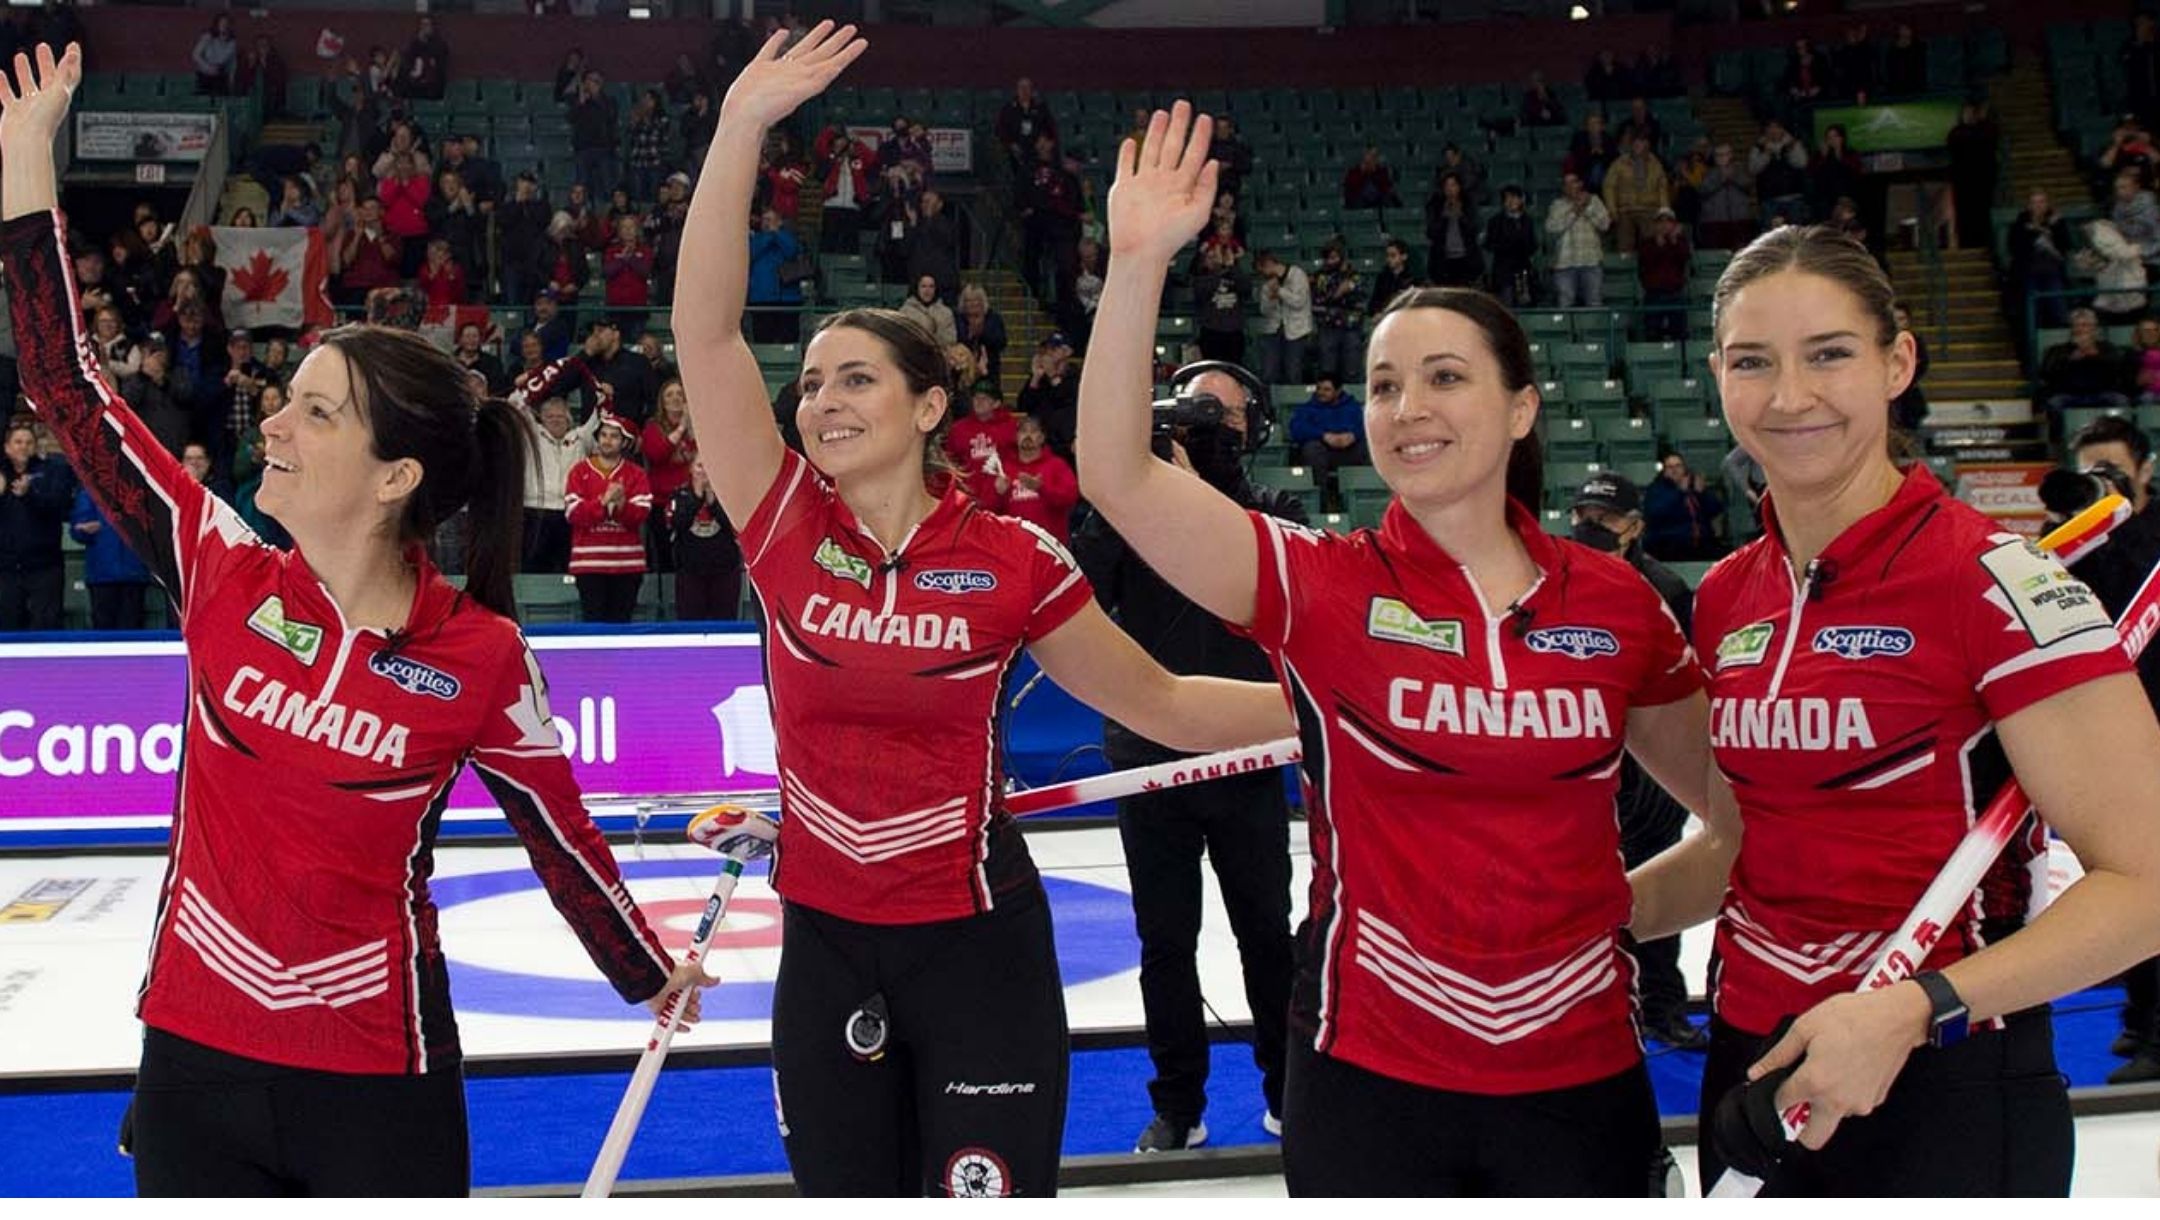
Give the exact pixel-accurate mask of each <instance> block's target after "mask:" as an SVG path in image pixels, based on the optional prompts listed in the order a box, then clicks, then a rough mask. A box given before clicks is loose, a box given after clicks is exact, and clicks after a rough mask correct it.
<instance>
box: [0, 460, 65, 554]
mask: <svg viewBox="0 0 2160 1220" xmlns="http://www.w3.org/2000/svg"><path fill="white" fill-rule="evenodd" d="M15 478H16V473H15V467H14V465H13V464H12V463H9V462H8V461H6V460H5V459H0V572H47V571H51V570H52V569H54V568H57V567H59V566H60V535H61V533H62V531H64V530H66V529H67V519H68V513H70V512H71V511H73V510H74V508H75V472H74V471H72V470H70V469H69V468H68V464H67V463H66V462H63V461H61V460H60V459H59V458H42V457H35V456H33V457H32V458H31V459H30V467H29V478H30V486H29V488H28V489H27V490H26V491H25V492H24V493H23V494H22V495H19V496H18V495H16V494H15V493H14V492H13V491H12V490H10V489H11V488H12V487H13V485H14V482H15Z"/></svg>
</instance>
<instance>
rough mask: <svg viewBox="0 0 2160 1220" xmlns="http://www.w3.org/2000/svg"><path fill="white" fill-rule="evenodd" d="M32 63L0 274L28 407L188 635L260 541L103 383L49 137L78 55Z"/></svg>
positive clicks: (8, 105) (6, 188)
mask: <svg viewBox="0 0 2160 1220" xmlns="http://www.w3.org/2000/svg"><path fill="white" fill-rule="evenodd" d="M37 56H38V67H37V72H36V75H35V77H34V78H33V76H32V73H31V67H30V60H29V57H28V56H26V55H17V56H16V57H15V74H14V79H15V81H17V82H21V83H23V84H24V85H25V87H24V88H23V90H22V91H21V92H20V93H18V92H16V91H15V90H14V89H13V88H11V87H10V85H9V83H8V82H7V81H6V80H5V79H4V77H0V222H4V223H0V262H4V263H5V266H6V272H7V279H8V306H9V310H10V312H11V313H12V315H13V320H14V324H15V345H16V350H17V361H18V369H19V372H20V375H21V378H22V390H23V395H24V397H26V398H27V399H29V401H30V406H31V409H32V410H33V411H35V412H37V414H38V416H39V417H40V418H42V419H43V420H44V421H45V423H46V425H47V426H48V427H50V428H51V429H52V430H53V434H54V435H55V436H57V437H58V438H59V440H60V447H61V448H62V449H63V450H65V451H66V453H67V456H68V461H69V463H70V464H71V465H72V466H73V467H74V470H75V473H76V477H77V478H79V479H80V480H81V481H82V484H83V486H84V487H86V488H87V489H89V492H90V494H91V496H92V497H93V498H94V499H96V500H97V502H98V507H99V508H101V509H103V510H104V513H105V517H106V519H107V520H109V521H111V522H112V525H113V528H114V529H116V530H118V531H119V532H120V535H121V537H122V538H123V539H125V540H126V542H127V544H128V546H129V547H130V548H131V549H132V550H133V551H134V552H135V553H136V554H137V555H139V556H141V557H142V560H143V563H144V566H146V567H148V568H149V569H150V573H151V575H152V576H154V577H155V578H156V579H157V581H158V583H159V584H161V585H163V586H165V590H166V593H167V594H168V595H169V596H170V597H171V598H172V600H173V604H174V605H175V606H176V607H177V608H178V610H179V613H180V615H181V619H182V622H183V623H184V622H185V621H186V616H187V610H188V608H189V605H190V594H192V593H193V591H194V586H195V582H196V580H197V578H198V573H199V572H200V570H201V569H202V568H203V567H204V566H205V560H206V558H211V557H214V556H216V555H221V554H223V553H224V552H225V551H226V550H229V549H230V548H232V547H234V546H236V545H240V544H242V543H243V542H246V541H251V540H252V538H253V535H252V534H251V533H250V532H249V531H248V528H247V526H246V525H244V524H243V523H242V522H241V521H240V518H239V517H238V516H237V515H235V514H234V513H233V511H232V509H231V508H229V507H228V506H227V505H226V504H225V503H224V501H222V500H219V499H218V498H217V497H216V496H213V495H211V494H210V493H209V492H208V491H206V490H205V489H204V488H203V486H202V485H201V484H199V483H197V482H196V481H195V480H194V479H192V478H189V477H188V474H187V472H186V471H185V470H184V469H182V468H181V465H180V463H179V461H178V459H176V458H174V457H173V455H172V454H171V453H170V452H168V451H167V450H166V448H165V446H164V445H162V444H160V443H159V442H158V440H157V438H156V437H155V436H154V435H152V434H151V432H150V430H149V429H148V428H146V427H144V426H143V422H142V420H141V419H140V418H138V417H137V416H136V414H135V412H134V411H133V410H132V409H130V408H129V406H128V405H127V401H126V400H125V399H123V398H121V397H120V394H119V392H118V391H116V390H114V389H113V388H112V386H111V384H110V383H108V382H107V381H106V379H105V375H104V372H103V370H102V369H101V368H100V367H99V364H98V359H97V356H96V354H95V353H94V352H93V351H92V350H91V349H92V347H93V346H94V344H92V343H91V341H90V338H89V336H88V335H86V334H84V333H83V331H82V313H81V311H80V310H79V309H78V308H77V306H76V302H77V301H79V300H80V299H81V294H80V293H79V292H78V291H77V289H76V286H75V272H74V260H73V259H72V258H70V257H69V255H68V252H67V218H66V217H64V216H62V215H61V214H60V210H59V193H58V190H57V188H56V186H55V177H54V173H53V163H52V145H53V133H54V132H55V131H57V130H58V129H59V126H60V124H61V122H62V121H64V120H65V119H66V117H67V110H68V97H69V94H71V93H72V92H73V91H74V89H75V86H76V85H77V84H79V83H80V82H81V80H82V53H81V51H80V49H79V48H77V47H75V46H73V45H70V46H69V48H68V50H67V54H66V55H65V56H64V57H62V58H61V59H60V60H59V61H58V62H57V63H56V62H55V61H54V60H53V55H52V49H51V48H50V47H48V46H41V47H39V48H38V52H37ZM33 79H34V82H35V83H30V82H32V81H33Z"/></svg>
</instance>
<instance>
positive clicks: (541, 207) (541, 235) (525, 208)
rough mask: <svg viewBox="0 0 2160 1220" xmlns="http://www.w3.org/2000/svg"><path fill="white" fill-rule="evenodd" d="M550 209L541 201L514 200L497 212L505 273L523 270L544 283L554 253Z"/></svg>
mask: <svg viewBox="0 0 2160 1220" xmlns="http://www.w3.org/2000/svg"><path fill="white" fill-rule="evenodd" d="M548 220H549V213H548V205H547V204H546V203H545V202H543V201H541V200H539V199H527V200H525V201H524V202H522V203H520V202H518V201H516V200H512V201H511V202H509V203H505V204H503V205H502V206H500V207H498V208H496V209H495V249H496V252H497V253H498V254H500V255H501V256H502V265H503V268H504V269H505V270H508V269H509V268H512V267H517V268H521V269H523V270H525V271H528V272H530V273H531V274H532V276H533V277H534V279H535V282H540V281H541V278H542V277H543V275H544V271H543V269H544V268H545V266H546V260H547V257H548V254H549V253H550V251H549V250H548V240H547V227H548ZM510 303H511V304H512V305H516V306H519V307H524V306H528V305H531V304H532V302H531V301H512V302H510Z"/></svg>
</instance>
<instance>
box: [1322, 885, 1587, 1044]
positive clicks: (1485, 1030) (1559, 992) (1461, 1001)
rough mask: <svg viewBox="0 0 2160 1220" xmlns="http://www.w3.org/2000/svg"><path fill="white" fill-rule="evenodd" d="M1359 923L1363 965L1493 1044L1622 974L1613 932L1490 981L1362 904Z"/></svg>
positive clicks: (1550, 1017)
mask: <svg viewBox="0 0 2160 1220" xmlns="http://www.w3.org/2000/svg"><path fill="white" fill-rule="evenodd" d="M1357 924H1358V931H1357V963H1358V965H1360V966H1363V967H1364V968H1365V969H1366V970H1368V971H1371V972H1372V973H1373V974H1374V975H1376V976H1378V977H1379V979H1380V981H1381V982H1382V983H1383V984H1384V985H1385V986H1386V987H1387V989H1388V990H1389V991H1392V992H1394V993H1395V994H1396V995H1397V996H1400V997H1401V998H1403V999H1405V1000H1407V1001H1409V1002H1410V1003H1411V1004H1413V1005H1415V1006H1416V1007H1418V1008H1420V1009H1422V1010H1424V1011H1425V1012H1426V1013H1427V1014H1429V1015H1431V1016H1432V1017H1434V1018H1436V1019H1438V1020H1440V1021H1443V1022H1446V1023H1447V1024H1449V1025H1452V1026H1454V1027H1455V1028H1457V1029H1459V1030H1461V1031H1463V1032H1464V1033H1466V1034H1469V1035H1471V1036H1472V1037H1474V1038H1477V1039H1478V1040H1479V1041H1482V1042H1485V1043H1488V1044H1490V1045H1493V1046H1500V1045H1502V1044H1504V1043H1508V1042H1513V1041H1515V1040H1517V1039H1519V1038H1523V1037H1527V1036H1528V1035H1530V1034H1533V1033H1535V1032H1537V1031H1538V1030H1540V1029H1543V1028H1545V1027H1546V1026H1548V1025H1551V1024H1553V1023H1554V1022H1556V1021H1558V1020H1560V1019H1561V1018H1562V1017H1564V1016H1566V1015H1567V1014H1568V1013H1569V1012H1570V1011H1572V1010H1573V1009H1574V1008H1575V1007H1576V1006H1577V1005H1579V1004H1581V1003H1582V1002H1583V1001H1584V1000H1586V999H1589V998H1590V997H1591V996H1594V995H1596V994H1598V993H1599V992H1601V991H1604V990H1605V989H1606V988H1607V987H1609V986H1611V985H1612V984H1613V983H1614V982H1615V981H1616V980H1618V978H1619V977H1620V974H1619V970H1618V969H1617V967H1616V965H1615V958H1616V957H1617V956H1618V955H1617V953H1616V946H1615V943H1614V940H1613V938H1612V937H1611V936H1608V935H1599V936H1597V937H1594V938H1592V939H1591V940H1590V941H1589V942H1588V943H1586V944H1584V945H1583V946H1582V947H1581V948H1578V949H1576V950H1574V951H1572V952H1571V953H1569V954H1568V955H1567V956H1566V957H1564V958H1562V959H1560V960H1559V961H1557V962H1554V963H1553V964H1552V965H1550V966H1547V967H1545V968H1543V969H1541V970H1536V971H1533V972H1531V973H1529V974H1525V975H1522V976H1521V977H1519V978H1513V979H1509V980H1507V981H1505V982H1500V983H1487V982H1484V981H1482V980H1479V979H1476V978H1472V977H1471V976H1469V975H1467V974H1464V973H1462V972H1461V971H1458V970H1452V969H1449V968H1448V967H1446V966H1444V965H1441V964H1440V963H1439V962H1436V961H1434V960H1433V959H1431V958H1429V957H1426V956H1424V955H1423V954H1421V953H1419V952H1418V951H1417V950H1416V949H1415V948H1413V947H1412V946H1411V944H1410V939H1409V938H1408V937H1407V936H1405V935H1403V933H1402V932H1401V931H1400V930H1398V929H1397V928H1395V927H1394V926H1393V925H1391V924H1389V923H1388V922H1386V921H1385V920H1383V919H1381V918H1379V917H1378V916H1376V915H1373V914H1372V913H1370V912H1367V911H1359V912H1358V913H1357Z"/></svg>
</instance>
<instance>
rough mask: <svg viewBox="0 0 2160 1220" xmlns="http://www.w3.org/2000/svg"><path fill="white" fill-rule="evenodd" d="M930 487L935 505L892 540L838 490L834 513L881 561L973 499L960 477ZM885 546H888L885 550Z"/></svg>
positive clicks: (846, 530) (948, 477)
mask: <svg viewBox="0 0 2160 1220" xmlns="http://www.w3.org/2000/svg"><path fill="white" fill-rule="evenodd" d="M1045 452H1048V450H1045ZM930 489H931V491H932V492H933V493H934V494H935V495H936V496H937V498H938V501H937V506H936V507H934V508H932V509H931V510H930V512H929V514H928V515H926V516H925V517H923V519H922V520H920V521H917V522H916V523H915V525H914V527H913V528H911V529H909V530H908V532H907V534H906V535H905V536H903V537H901V538H899V539H898V540H896V541H894V542H891V543H888V542H886V541H885V540H884V539H883V538H880V537H878V536H877V535H876V534H873V533H871V532H870V530H869V528H868V527H866V526H865V525H863V523H862V521H861V520H860V519H859V518H857V517H856V516H855V510H854V509H852V508H849V507H848V506H847V501H846V500H843V499H841V498H840V497H839V496H838V495H837V494H835V495H834V496H833V497H832V512H833V517H834V518H835V519H836V520H837V521H838V522H839V523H840V525H841V527H842V532H843V533H845V534H846V536H847V537H848V538H850V539H854V538H860V539H862V540H863V541H865V542H867V543H869V544H870V545H871V546H873V547H875V548H876V553H875V554H874V555H872V556H870V558H871V559H873V560H876V561H878V562H883V561H884V560H885V559H887V558H890V557H891V556H893V555H898V554H899V553H901V552H902V551H905V550H907V549H908V547H910V546H912V545H913V544H914V541H915V539H917V538H920V537H922V536H924V535H925V534H927V533H928V532H929V531H930V529H931V528H932V527H934V526H938V525H942V524H944V523H945V521H946V520H947V519H948V518H950V517H952V516H953V515H954V514H956V513H962V512H966V511H967V509H968V508H969V506H971V505H973V504H974V503H975V502H974V501H973V500H971V499H969V498H968V494H967V493H966V492H965V491H962V490H961V489H960V480H958V479H956V478H953V477H952V476H951V475H943V476H939V481H938V482H934V483H932V484H931V487H930ZM887 547H890V548H891V549H890V550H887V549H886V548H887Z"/></svg>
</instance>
